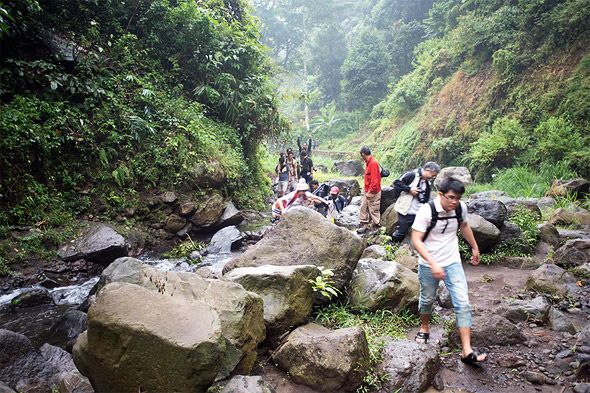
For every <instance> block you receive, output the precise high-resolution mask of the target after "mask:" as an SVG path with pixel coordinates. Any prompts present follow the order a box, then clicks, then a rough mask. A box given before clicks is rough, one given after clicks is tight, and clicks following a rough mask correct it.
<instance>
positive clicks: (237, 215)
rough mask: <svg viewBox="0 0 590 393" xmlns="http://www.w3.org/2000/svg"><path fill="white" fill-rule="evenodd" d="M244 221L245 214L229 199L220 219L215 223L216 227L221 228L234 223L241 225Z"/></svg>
mask: <svg viewBox="0 0 590 393" xmlns="http://www.w3.org/2000/svg"><path fill="white" fill-rule="evenodd" d="M242 221H244V214H243V213H242V212H241V211H240V210H238V209H237V208H236V205H234V204H233V202H232V201H229V202H228V203H227V205H226V206H225V209H224V210H223V214H222V215H221V217H220V218H219V221H217V222H216V223H215V228H220V229H221V228H225V227H228V226H232V225H240V224H241V223H242Z"/></svg>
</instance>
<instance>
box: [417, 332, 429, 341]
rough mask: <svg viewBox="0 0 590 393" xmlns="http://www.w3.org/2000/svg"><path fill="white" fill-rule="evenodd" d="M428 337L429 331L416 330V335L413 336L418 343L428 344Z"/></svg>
mask: <svg viewBox="0 0 590 393" xmlns="http://www.w3.org/2000/svg"><path fill="white" fill-rule="evenodd" d="M429 339H430V333H425V332H418V333H416V337H414V341H416V342H417V343H418V344H428V340H429Z"/></svg>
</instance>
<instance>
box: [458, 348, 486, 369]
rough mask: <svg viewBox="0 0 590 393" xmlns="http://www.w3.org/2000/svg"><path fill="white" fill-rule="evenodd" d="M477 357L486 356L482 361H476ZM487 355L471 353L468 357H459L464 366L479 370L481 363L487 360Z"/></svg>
mask: <svg viewBox="0 0 590 393" xmlns="http://www.w3.org/2000/svg"><path fill="white" fill-rule="evenodd" d="M479 355H486V358H485V359H484V360H477V358H478V357H479ZM487 359H488V358H487V354H484V353H481V354H480V353H477V352H471V353H470V354H469V355H467V356H465V357H463V356H461V361H462V362H463V363H465V364H468V365H470V366H473V367H476V368H480V367H481V363H483V362H485V361H486V360H487Z"/></svg>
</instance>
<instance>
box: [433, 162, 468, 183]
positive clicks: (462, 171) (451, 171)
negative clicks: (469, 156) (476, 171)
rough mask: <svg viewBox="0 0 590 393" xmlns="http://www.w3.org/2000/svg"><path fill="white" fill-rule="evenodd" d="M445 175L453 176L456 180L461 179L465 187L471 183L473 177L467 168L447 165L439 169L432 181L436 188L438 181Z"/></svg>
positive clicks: (445, 176)
mask: <svg viewBox="0 0 590 393" xmlns="http://www.w3.org/2000/svg"><path fill="white" fill-rule="evenodd" d="M447 177H454V178H455V179H457V180H461V181H462V182H463V184H465V186H466V187H467V186H469V185H471V184H472V183H473V178H472V177H471V172H469V169H467V168H465V167H464V166H448V167H446V168H442V169H441V170H440V173H439V174H438V176H437V177H436V180H435V181H434V185H435V186H436V187H437V188H438V187H439V186H440V182H441V181H443V179H445V178H447Z"/></svg>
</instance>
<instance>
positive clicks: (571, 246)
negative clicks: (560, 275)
mask: <svg viewBox="0 0 590 393" xmlns="http://www.w3.org/2000/svg"><path fill="white" fill-rule="evenodd" d="M553 261H554V262H555V264H556V265H557V266H562V267H570V266H581V265H583V264H585V263H589V262H590V239H575V240H568V241H567V242H565V244H564V245H563V246H561V247H559V248H558V249H557V251H555V255H554V256H553Z"/></svg>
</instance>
